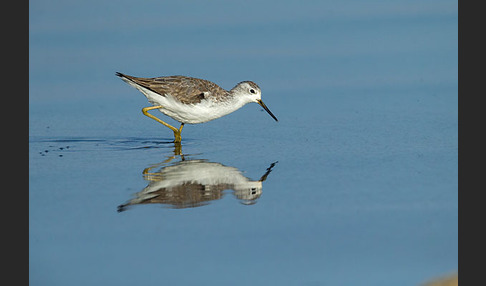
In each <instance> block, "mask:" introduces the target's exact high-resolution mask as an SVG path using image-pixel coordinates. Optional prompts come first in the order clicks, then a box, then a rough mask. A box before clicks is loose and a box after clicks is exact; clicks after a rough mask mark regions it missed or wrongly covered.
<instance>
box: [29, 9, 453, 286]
mask: <svg viewBox="0 0 486 286" xmlns="http://www.w3.org/2000/svg"><path fill="white" fill-rule="evenodd" d="M457 11H458V7H457V1H387V2H383V1H366V2H364V1H339V2H330V1H329V2H328V1H305V2H302V1H301V2H293V1H265V2H261V1H245V2H234V3H231V2H226V1H173V2H161V1H146V2H137V1H117V2H113V1H104V0H101V1H81V2H76V3H69V1H68V2H66V1H45V0H40V1H30V7H29V17H30V22H29V26H30V33H29V45H30V49H29V55H30V58H29V61H30V69H29V76H30V77H29V91H30V97H29V103H30V108H29V124H30V127H29V135H30V136H29V163H30V164H29V187H30V195H29V279H30V283H31V285H207V284H211V285H248V284H253V285H419V284H421V283H424V282H426V281H429V280H431V279H434V278H436V277H440V276H442V275H447V274H449V273H454V272H455V271H457V269H458V261H457V259H458V246H457V243H458V214H457V210H458V205H457V203H458V198H457V196H458V190H457V187H458V179H457V172H458V167H457V163H458V159H457V155H458V124H457V115H458V112H457V106H458V103H457V87H458V78H457V77H458V72H457V66H458V58H457V51H458V44H457V43H458V30H457V27H458V23H457V20H458V15H457V13H458V12H457ZM116 71H120V72H123V73H126V74H129V75H135V76H142V77H153V76H162V75H175V74H182V75H188V76H195V77H200V78H205V79H208V80H211V81H214V82H216V83H217V84H219V85H221V86H222V87H223V88H225V89H230V88H232V87H233V86H234V85H235V84H236V83H237V82H239V81H243V80H253V81H255V82H256V83H258V84H259V86H260V87H261V89H262V99H263V101H264V102H265V104H266V105H267V106H268V107H269V108H270V110H271V111H272V112H273V113H274V114H275V115H276V116H277V117H278V119H279V122H275V121H274V120H273V119H272V118H271V117H270V116H269V115H268V114H267V113H266V112H265V111H264V110H263V109H262V108H261V107H259V106H258V105H257V104H248V105H246V106H244V107H243V108H241V109H240V110H238V111H236V112H234V113H232V114H230V115H228V116H225V117H223V118H220V119H217V120H214V121H211V122H208V123H205V124H199V125H187V126H185V127H184V130H183V132H182V139H183V141H182V144H181V147H180V148H177V146H175V145H174V144H173V143H171V140H172V139H173V137H172V136H173V135H172V132H171V131H170V130H169V129H167V128H165V127H163V126H162V125H160V124H159V123H157V122H155V121H153V120H151V119H149V118H147V117H145V116H143V114H142V113H141V109H142V108H143V107H146V106H148V103H147V101H146V99H145V97H144V96H143V95H142V94H141V93H139V92H138V91H137V90H135V89H133V88H131V87H129V86H128V85H126V84H125V83H124V82H122V81H121V80H120V79H119V78H117V77H116V76H115V72H116ZM153 114H157V113H153ZM158 115H159V117H160V118H163V119H166V121H167V122H169V123H171V124H177V123H176V122H174V121H172V120H171V119H167V117H165V116H163V115H162V114H158ZM262 178H263V179H262ZM223 181H224V182H223ZM259 181H260V183H261V188H255V187H254V185H253V184H258V183H259ZM163 184H166V185H163ZM162 185H163V186H162ZM161 186H162V187H161ZM249 186H251V187H249ZM150 188H152V189H150ZM252 188H253V190H252ZM144 190H145V191H144ZM147 190H153V191H150V192H149V191H147ZM155 191H157V192H155ZM144 192H145V193H144ZM147 194H148V196H147Z"/></svg>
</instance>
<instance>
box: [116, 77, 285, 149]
mask: <svg viewBox="0 0 486 286" xmlns="http://www.w3.org/2000/svg"><path fill="white" fill-rule="evenodd" d="M116 75H117V76H118V77H120V78H121V79H122V80H123V81H125V82H126V83H128V84H129V85H131V86H133V87H134V88H136V89H138V90H139V91H140V92H142V93H143V94H144V95H145V96H146V97H147V99H148V101H149V102H150V103H151V104H152V106H150V107H145V108H143V109H142V112H143V114H144V115H146V116H148V117H150V118H152V119H154V120H155V121H157V122H159V123H161V124H163V125H164V126H166V127H168V128H170V129H171V130H172V131H173V132H174V137H175V139H174V142H175V143H180V142H181V132H182V127H184V124H197V123H204V122H208V121H211V120H214V119H216V118H220V117H222V116H224V115H227V114H229V113H231V112H233V111H236V110H238V109H240V108H241V107H243V106H244V105H245V104H247V103H250V102H256V103H258V104H259V105H260V106H261V107H263V109H265V111H267V112H268V114H270V116H272V118H273V119H275V121H278V119H277V117H275V115H273V113H272V112H271V111H270V109H268V107H267V106H266V105H265V104H264V103H263V101H262V99H261V90H260V87H258V85H257V84H256V83H254V82H252V81H242V82H240V83H238V84H237V85H236V86H235V87H233V88H232V89H231V90H229V91H227V90H225V89H223V88H221V87H219V86H218V85H217V84H215V83H213V82H210V81H208V80H204V79H199V78H193V77H187V76H180V75H176V76H162V77H154V78H142V77H134V76H129V75H125V74H122V73H119V72H117V73H116ZM153 109H158V110H159V111H160V112H162V113H163V114H165V115H167V116H169V117H171V118H173V119H174V120H176V121H178V122H180V123H181V126H180V127H179V128H175V127H174V126H172V125H170V124H168V123H166V122H164V121H162V120H160V119H159V118H157V117H155V116H154V115H152V114H150V113H148V111H150V110H153Z"/></svg>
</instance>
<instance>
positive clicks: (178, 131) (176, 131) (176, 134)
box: [142, 105, 184, 143]
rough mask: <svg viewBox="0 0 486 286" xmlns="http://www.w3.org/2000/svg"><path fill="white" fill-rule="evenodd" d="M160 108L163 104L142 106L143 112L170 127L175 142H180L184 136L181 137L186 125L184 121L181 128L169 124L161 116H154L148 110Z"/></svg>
mask: <svg viewBox="0 0 486 286" xmlns="http://www.w3.org/2000/svg"><path fill="white" fill-rule="evenodd" d="M159 108H162V106H161V105H157V106H150V107H145V108H142V112H143V114H144V115H145V116H148V117H150V118H152V119H153V120H155V121H157V122H159V123H161V124H163V125H164V126H165V127H168V128H170V129H171V130H172V131H173V132H174V137H175V139H174V142H175V143H180V142H181V140H182V138H181V132H182V127H184V123H182V124H181V127H180V128H179V129H177V128H175V127H174V126H172V125H170V124H168V123H165V122H164V121H162V120H160V119H159V118H157V117H155V116H153V115H152V114H150V113H148V111H150V110H152V109H159Z"/></svg>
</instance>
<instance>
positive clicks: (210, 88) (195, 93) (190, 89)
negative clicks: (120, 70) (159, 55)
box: [123, 75, 228, 104]
mask: <svg viewBox="0 0 486 286" xmlns="http://www.w3.org/2000/svg"><path fill="white" fill-rule="evenodd" d="M123 76H124V77H126V78H128V79H130V80H131V81H133V82H135V83H136V84H138V85H141V86H143V87H145V88H147V89H150V90H152V91H153V92H155V93H158V94H160V95H162V96H165V95H167V94H170V95H171V96H172V97H174V98H176V99H178V100H179V101H181V102H182V103H186V104H196V103H199V102H201V100H203V99H204V98H208V97H211V98H212V99H215V100H217V99H218V98H221V97H224V96H226V95H227V94H228V92H227V91H226V90H224V89H222V88H221V87H219V86H218V85H217V84H215V83H213V82H210V81H208V80H204V79H199V78H193V77H187V76H180V75H177V76H165V77H155V78H141V77H133V76H127V75H123Z"/></svg>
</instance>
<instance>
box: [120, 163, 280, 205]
mask: <svg viewBox="0 0 486 286" xmlns="http://www.w3.org/2000/svg"><path fill="white" fill-rule="evenodd" d="M276 163H277V162H275V163H272V164H271V165H270V167H268V168H267V171H266V172H265V174H264V175H263V176H262V177H261V178H260V179H259V180H257V181H252V180H250V179H248V178H247V177H245V176H243V175H242V173H241V171H240V170H238V169H237V168H234V167H228V166H224V165H222V164H220V163H213V162H208V161H207V160H188V161H181V162H178V163H176V164H174V165H171V166H167V167H164V168H162V169H160V170H159V171H158V172H155V173H150V168H148V169H146V170H145V171H144V176H145V179H146V180H147V181H149V184H148V186H147V187H145V188H144V189H143V190H142V191H140V192H138V193H136V194H135V198H133V199H131V200H130V201H128V202H127V203H125V204H122V205H120V206H118V211H119V212H121V211H124V210H126V208H127V207H128V206H130V205H138V204H163V205H167V206H169V207H172V208H191V207H198V206H202V205H206V204H208V203H209V202H210V201H213V200H218V199H221V198H222V197H223V194H224V193H223V191H225V190H232V191H233V194H234V195H235V196H236V197H237V198H238V199H239V200H240V201H241V202H242V203H243V204H254V203H255V202H256V200H257V199H258V198H259V197H260V196H261V194H262V182H263V181H265V180H266V178H267V176H268V175H269V174H270V172H271V170H272V168H273V166H275V164H276Z"/></svg>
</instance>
